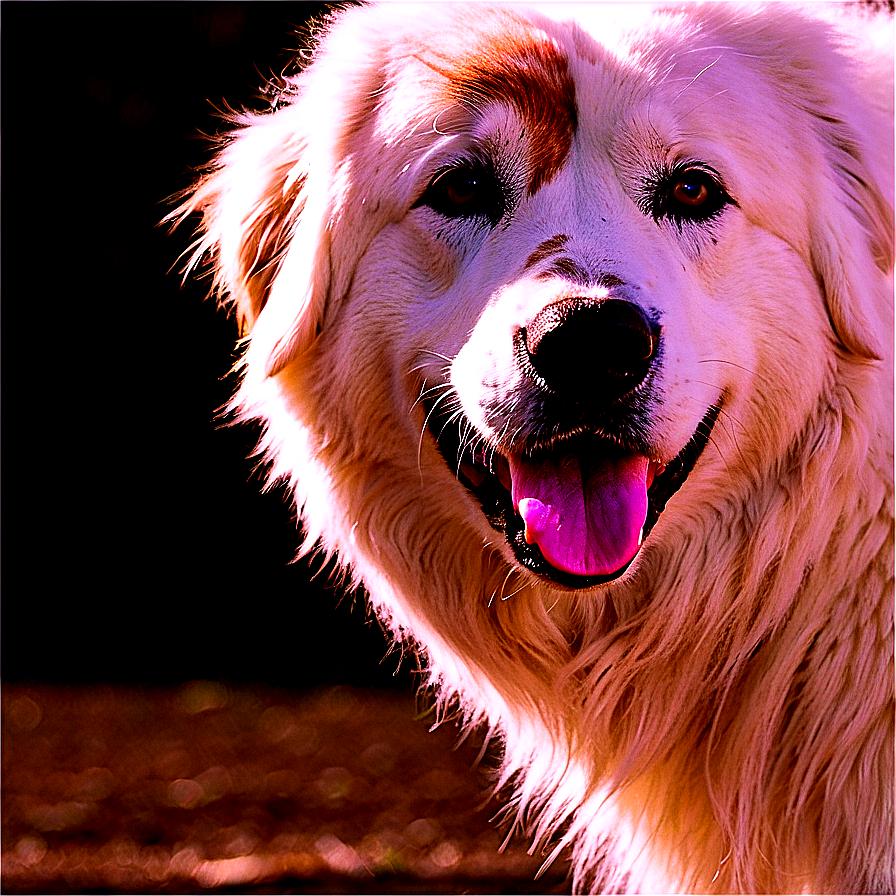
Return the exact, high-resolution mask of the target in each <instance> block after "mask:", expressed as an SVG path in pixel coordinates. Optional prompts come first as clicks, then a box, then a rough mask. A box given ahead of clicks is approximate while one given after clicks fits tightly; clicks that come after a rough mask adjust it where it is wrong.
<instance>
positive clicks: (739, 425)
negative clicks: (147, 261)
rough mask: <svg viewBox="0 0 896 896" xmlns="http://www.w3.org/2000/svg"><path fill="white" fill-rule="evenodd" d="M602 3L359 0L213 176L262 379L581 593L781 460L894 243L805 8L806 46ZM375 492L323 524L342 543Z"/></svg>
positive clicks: (466, 532) (321, 424)
mask: <svg viewBox="0 0 896 896" xmlns="http://www.w3.org/2000/svg"><path fill="white" fill-rule="evenodd" d="M579 12H580V13H581V12H587V9H586V8H585V9H583V8H580V9H579ZM598 15H599V16H600V17H601V23H600V26H599V27H595V28H594V29H592V33H591V34H589V33H586V31H585V30H583V29H582V28H581V27H579V26H578V25H572V24H564V23H562V22H559V23H558V22H556V21H553V20H551V19H545V18H541V17H540V16H539V15H537V14H535V13H519V12H514V11H511V10H509V9H508V8H490V7H484V6H479V7H462V8H454V7H451V6H447V5H441V4H438V5H435V6H426V7H411V8H408V7H405V6H402V5H396V6H394V7H387V8H385V9H376V10H364V11H354V12H353V13H352V14H351V15H347V16H345V17H344V18H343V19H341V20H340V21H339V22H337V24H336V25H335V27H334V28H333V29H332V31H331V33H330V35H329V37H328V39H327V44H326V49H325V51H324V52H323V53H322V54H320V56H319V58H318V60H317V62H316V63H315V65H314V66H312V67H311V69H310V70H309V71H308V72H307V73H306V74H305V75H304V76H303V79H302V81H301V82H300V92H299V94H298V95H297V97H296V99H295V101H294V103H293V105H291V106H288V107H287V108H285V109H283V110H281V111H279V112H277V113H275V114H274V115H272V116H270V117H269V118H268V119H267V120H265V119H258V120H256V121H255V123H254V124H253V127H252V128H250V129H249V130H248V131H247V132H245V134H244V135H243V136H242V137H241V138H240V139H239V140H238V141H237V142H236V143H235V144H233V146H232V147H231V148H230V149H229V150H227V151H226V152H225V155H224V159H225V167H224V174H225V175H226V174H227V173H231V172H232V178H231V181H232V182H231V183H227V182H226V178H223V179H224V180H225V183H224V185H223V186H222V184H221V183H220V180H221V179H222V178H219V180H218V181H215V180H212V181H210V184H211V186H210V187H209V188H208V191H209V194H211V195H212V196H213V203H212V213H211V214H210V215H208V217H209V218H210V219H211V221H212V224H211V226H210V228H209V229H210V230H211V231H212V234H213V235H214V234H215V231H216V229H217V232H219V233H220V234H221V236H220V238H219V239H218V251H219V255H220V258H221V263H220V267H221V268H222V269H226V267H227V262H228V259H235V261H231V262H230V263H231V266H232V271H231V273H230V275H229V280H230V282H229V286H230V290H231V292H232V293H233V294H235V296H236V298H237V301H238V304H239V307H240V311H241V314H242V315H243V316H244V317H245V318H246V319H247V320H248V321H249V322H250V324H252V325H253V327H254V329H253V337H252V343H251V346H250V348H249V351H248V353H247V356H246V357H247V383H248V386H247V387H244V399H243V404H244V406H245V407H250V406H251V405H252V404H253V403H254V405H255V408H256V409H258V408H259V407H261V406H262V405H264V406H265V408H264V409H263V410H261V411H260V413H261V414H262V416H264V415H268V416H270V414H271V413H274V412H271V411H270V408H271V407H272V406H273V405H275V404H277V405H279V406H281V407H282V408H285V413H286V415H287V417H288V418H289V420H297V421H299V422H300V423H301V424H302V425H303V426H306V427H307V431H308V432H310V433H311V434H312V441H313V442H314V445H316V446H317V447H316V448H315V447H314V446H312V449H311V451H312V454H314V455H315V456H316V457H317V458H318V459H319V458H321V457H322V456H323V455H322V454H321V451H320V449H323V448H326V450H327V451H330V452H331V453H332V459H331V460H328V461H324V462H323V469H325V470H327V471H328V474H329V472H330V471H331V470H332V468H333V465H334V464H336V463H338V461H337V458H338V457H342V458H344V460H345V462H346V464H347V465H348V466H350V467H354V468H355V469H358V470H360V469H361V468H362V467H363V466H364V465H367V467H368V468H369V469H373V468H377V469H378V470H379V471H380V472H379V473H378V474H377V475H381V476H383V477H384V478H389V477H394V481H395V482H398V481H401V482H402V486H401V489H402V492H403V493H405V494H407V493H409V492H410V491H412V483H414V484H416V485H415V487H416V490H417V498H418V500H417V509H416V510H415V511H413V513H416V514H417V516H416V517H415V519H416V520H417V522H409V523H408V524H407V525H408V526H409V527H410V528H414V527H418V528H419V527H420V526H421V525H422V521H425V524H426V527H427V529H429V530H431V532H432V533H434V534H433V537H434V538H438V537H439V536H438V532H440V531H445V532H448V531H450V532H451V533H452V538H453V542H452V543H453V544H454V545H455V547H457V546H459V545H461V546H463V550H465V551H467V552H468V553H470V554H479V555H483V556H484V555H486V554H489V549H488V548H489V546H490V547H491V548H495V549H497V551H498V552H499V554H500V556H501V557H503V562H504V563H505V564H506V565H507V568H508V569H510V570H517V571H520V572H521V573H522V574H523V576H524V578H525V577H529V581H531V582H533V583H534V582H541V583H547V584H548V585H549V586H550V587H552V588H559V589H561V590H569V589H590V588H594V587H599V586H602V585H603V584H605V583H608V582H615V581H616V580H619V584H620V585H621V584H623V583H625V582H626V581H629V580H630V579H631V578H632V577H633V575H634V574H635V573H636V571H637V570H638V568H639V565H641V558H642V557H643V555H645V554H648V553H649V552H650V550H651V546H652V545H660V544H662V543H663V540H664V538H667V537H668V536H670V535H671V536H672V537H673V539H674V540H676V541H680V540H681V539H680V530H681V527H682V526H686V525H687V522H688V520H693V519H696V518H700V519H702V520H703V521H704V523H705V520H706V518H707V516H711V515H712V513H713V506H714V504H717V503H718V502H719V501H720V500H725V497H726V495H727V494H728V493H730V492H732V491H739V489H738V488H737V487H736V486H735V485H734V484H733V481H734V480H738V481H741V482H742V481H745V480H747V479H749V477H751V476H754V475H757V470H756V469H753V468H751V461H750V460H749V459H750V458H754V459H756V458H759V459H761V460H759V461H757V463H759V464H760V465H761V466H762V467H763V468H767V467H768V464H769V462H770V458H778V459H780V458H781V457H782V455H783V453H784V452H785V450H786V449H787V446H789V445H791V444H792V443H793V441H794V439H796V438H797V436H798V434H799V432H800V431H801V428H802V427H803V426H804V425H805V421H806V420H807V419H809V418H810V417H811V415H812V414H813V412H814V410H815V408H816V405H817V404H818V403H819V400H820V396H822V395H823V393H824V391H825V389H826V388H827V387H828V386H829V385H830V382H831V380H832V377H833V376H834V375H835V371H834V367H835V365H836V363H838V361H837V359H838V358H839V357H843V356H846V357H851V358H854V359H858V360H860V361H861V360H862V359H868V358H873V357H876V356H877V355H878V354H879V353H880V346H879V340H880V338H881V333H880V332H879V325H878V328H876V327H875V324H876V322H874V321H869V320H867V319H866V316H865V315H863V313H862V312H861V311H860V308H859V305H858V299H859V298H860V296H858V295H857V292H858V291H860V290H861V289H862V288H863V284H864V281H865V279H866V275H865V274H864V273H863V272H864V271H866V270H867V269H868V267H869V265H868V264H867V259H868V258H869V257H871V256H873V257H874V259H875V260H876V261H877V262H878V264H879V265H881V266H886V264H887V257H886V256H887V251H888V249H887V248H886V247H887V246H888V235H887V228H888V226H889V224H888V221H889V211H888V209H887V206H886V204H885V202H884V201H883V200H882V198H881V196H880V195H879V194H878V193H877V192H876V191H875V190H874V189H873V188H872V186H871V184H872V183H874V182H875V178H873V177H870V176H867V171H866V169H865V165H866V164H867V160H866V159H865V158H864V157H863V155H862V152H863V150H862V149H860V148H859V146H858V144H857V142H856V140H855V139H854V137H853V136H851V135H848V134H846V133H845V132H844V130H843V128H841V127H840V125H839V124H838V123H837V122H836V120H835V118H834V116H833V115H831V114H830V110H829V109H828V108H827V107H826V105H825V103H826V102H827V101H828V100H830V97H819V96H818V95H817V90H816V85H814V82H813V77H814V74H815V73H813V71H812V70H811V68H812V66H813V65H814V66H816V67H817V66H818V64H819V63H818V60H817V58H816V57H815V56H814V55H813V53H812V52H810V50H809V43H810V42H811V39H812V38H811V35H810V37H808V38H806V42H807V52H806V55H805V58H803V59H799V60H797V61H794V57H793V53H794V50H793V47H792V46H790V45H789V44H782V43H779V42H778V41H777V39H776V38H775V29H776V27H777V26H776V23H775V22H774V21H773V20H771V19H770V20H768V21H766V20H765V19H762V20H759V19H757V18H756V16H755V14H754V13H752V12H745V13H743V15H742V16H741V17H740V18H739V17H738V16H739V14H738V13H736V12H732V10H731V9H730V8H729V7H728V5H727V4H719V5H717V6H716V7H709V8H703V7H698V8H693V7H687V6H686V7H684V8H683V9H681V10H678V11H670V12H664V13H658V14H656V16H655V17H654V18H653V19H648V20H647V22H646V24H645V23H644V22H642V23H641V24H640V25H639V27H638V28H637V29H635V31H634V32H632V34H631V35H629V36H625V33H626V32H625V29H624V28H617V29H615V30H614V27H615V26H614V27H610V23H609V21H608V15H607V11H606V9H605V8H603V9H601V8H600V6H598ZM638 15H641V16H643V13H641V12H639V13H638ZM586 24H587V23H586ZM820 34H821V32H820V31H819V40H820ZM595 35H596V37H595ZM597 38H600V40H598V39H597ZM785 56H786V58H787V62H786V64H785V63H784V62H783V61H782V60H783V59H784V57H785ZM797 63H799V64H797ZM828 80H829V79H828ZM771 134H775V135H777V136H776V138H775V139H774V140H771V139H770V138H769V139H767V136H768V135H771ZM228 152H229V153H230V157H228V155H227V153H228ZM244 161H245V163H246V164H244ZM248 162H252V163H253V165H254V172H253V174H252V177H254V178H255V179H256V180H257V179H259V178H260V179H261V180H262V182H261V183H252V181H251V178H250V179H249V180H241V179H240V177H239V174H240V172H241V171H242V170H243V169H244V168H245V171H246V173H248V171H249V168H250V166H249V164H248ZM265 178H267V181H266V182H265V180H264V179H265ZM807 181H808V183H807ZM227 190H229V192H227V193H226V195H225V191H227ZM243 194H245V195H243ZM200 195H201V191H200ZM225 200H226V201H225ZM826 204H828V205H829V206H830V207H835V208H838V209H842V208H844V207H847V208H849V209H850V214H849V215H847V216H844V215H842V214H841V215H840V216H839V218H838V219H837V220H836V221H834V222H832V221H830V220H826V219H825V216H824V214H823V209H824V207H825V205H826ZM215 215H217V219H215ZM228 216H229V217H230V218H231V219H232V220H228ZM234 234H235V235H234ZM228 239H230V240H236V245H235V246H231V247H228V246H227V245H226V243H227V241H228ZM872 264H873V263H872ZM224 277H225V279H227V272H226V270H225V274H224ZM857 285H858V287H859V289H858V290H857V289H856V286H857ZM868 288H869V289H878V288H879V286H878V285H877V284H875V285H873V286H868ZM807 357H811V358H813V359H816V360H813V362H812V363H804V359H805V358H807ZM817 359H822V360H821V361H820V362H819V361H818V360H817ZM268 375H271V379H270V380H266V379H265V378H266V377H267V376H268ZM256 386H257V388H256ZM253 390H254V391H253ZM265 390H268V393H269V394H270V395H273V394H274V393H276V395H277V396H278V398H276V399H273V400H269V399H268V398H262V399H261V400H259V396H261V395H263V394H265ZM247 394H250V398H249V399H246V398H245V395H247ZM290 425H292V424H291V423H288V422H285V423H283V424H282V425H279V424H278V425H277V426H275V427H274V428H275V429H276V430H277V431H278V438H279V437H280V436H281V435H282V433H283V432H285V431H286V430H288V429H289V426H290ZM371 432H376V433H381V434H383V435H385V434H386V433H388V438H385V437H377V438H376V439H373V440H372V439H370V437H369V434H370V433H371ZM303 438H304V436H303ZM337 445H341V446H342V447H341V448H339V449H337ZM359 446H363V451H362V452H361V453H363V454H364V455H365V456H364V459H363V460H360V459H359V458H358V451H359ZM774 462H777V461H774ZM284 466H286V467H287V468H288V467H289V460H288V459H285V460H284ZM387 470H388V471H389V472H385V471H387ZM358 475H359V476H362V475H363V474H361V473H360V472H359V474H358ZM345 477H347V478H351V477H350V476H349V474H347V473H346V474H345ZM338 478H340V477H337V479H338ZM337 486H338V483H337ZM305 488H306V490H307V488H309V487H308V486H306V487H305ZM310 488H311V490H312V491H313V489H314V486H313V485H312V486H310ZM363 491H364V490H363V489H359V488H358V486H357V482H355V481H354V480H352V485H351V486H350V487H347V489H346V493H345V494H344V495H343V496H341V497H338V498H336V499H335V500H336V503H337V505H338V506H340V507H348V506H349V505H351V503H352V501H357V500H358V495H359V494H361V493H363ZM368 491H369V489H368ZM309 504H310V505H312V511H311V512H312V513H313V504H314V502H313V501H311V502H309ZM360 514H361V510H360V509H359V508H356V509H354V510H351V509H349V510H347V511H346V515H345V518H344V519H341V520H340V522H339V523H338V525H336V526H334V527H331V534H330V535H327V534H326V532H325V530H327V524H326V522H320V523H319V524H318V525H317V527H316V528H317V529H318V530H320V531H321V532H325V534H324V536H323V538H324V541H325V542H335V543H336V546H337V547H338V548H339V549H340V550H342V551H346V549H347V546H346V544H345V543H344V542H345V539H344V538H342V540H341V543H340V537H339V533H341V532H344V531H345V529H346V528H351V527H352V526H355V525H356V524H357V520H358V518H359V517H360ZM321 516H323V512H321ZM458 533H463V534H462V535H458ZM483 546H486V547H485V549H484V547H483ZM489 562H492V561H491V560H490V561H489ZM533 577H534V578H533Z"/></svg>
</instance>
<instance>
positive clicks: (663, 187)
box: [650, 167, 733, 221]
mask: <svg viewBox="0 0 896 896" xmlns="http://www.w3.org/2000/svg"><path fill="white" fill-rule="evenodd" d="M729 202H733V200H732V199H731V197H730V196H729V195H728V193H727V192H726V191H725V188H724V187H723V186H722V184H721V182H720V180H719V177H718V175H716V173H715V172H713V171H709V170H707V169H705V168H697V167H688V168H683V169H680V170H678V171H674V172H672V173H671V174H670V175H669V176H668V177H667V178H665V179H664V181H663V182H662V183H660V184H659V185H658V187H657V188H656V192H655V193H654V195H653V197H652V202H651V203H650V206H651V208H650V212H651V214H652V215H653V216H654V217H655V218H672V219H675V220H679V221H681V220H690V221H702V220H707V219H709V218H712V217H714V216H715V215H717V214H718V213H719V212H720V211H721V210H722V208H723V207H724V206H725V205H727V204H728V203H729Z"/></svg>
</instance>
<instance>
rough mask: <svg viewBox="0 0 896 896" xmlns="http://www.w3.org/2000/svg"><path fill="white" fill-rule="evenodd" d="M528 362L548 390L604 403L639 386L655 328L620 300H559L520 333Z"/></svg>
mask: <svg viewBox="0 0 896 896" xmlns="http://www.w3.org/2000/svg"><path fill="white" fill-rule="evenodd" d="M524 342H525V347H526V351H527V352H528V355H529V360H530V362H531V364H532V367H533V368H534V370H535V371H536V373H537V374H538V375H539V376H540V377H541V378H542V379H543V380H544V382H545V383H546V384H547V385H548V387H549V388H550V389H552V390H553V391H555V392H557V393H559V394H561V395H564V396H566V397H568V398H570V399H573V400H575V401H588V402H598V403H605V402H607V401H612V400H614V399H616V398H620V397H622V396H623V395H625V394H626V393H628V392H630V391H631V390H632V389H634V388H635V387H636V386H637V385H638V384H639V383H641V382H643V380H644V378H645V376H647V371H648V370H649V369H650V363H651V361H652V359H653V358H654V357H655V356H656V352H657V346H658V344H659V327H658V326H657V325H656V324H654V323H653V322H652V321H651V320H650V319H649V318H648V317H647V315H646V314H645V313H644V312H643V311H642V310H641V309H640V308H639V307H638V306H637V305H635V304H633V303H632V302H627V301H625V300H623V299H587V298H571V299H562V300H561V301H559V302H554V303H553V304H551V305H548V306H546V307H545V308H542V310H541V311H539V312H538V314H536V315H535V317H534V318H533V319H532V321H531V323H530V324H529V325H528V326H527V327H526V329H525V331H524Z"/></svg>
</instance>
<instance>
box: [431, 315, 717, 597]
mask: <svg viewBox="0 0 896 896" xmlns="http://www.w3.org/2000/svg"><path fill="white" fill-rule="evenodd" d="M661 337H662V331H661V328H660V326H659V324H658V322H657V321H655V320H653V319H652V318H651V317H650V316H649V315H648V314H647V313H646V312H645V311H644V310H642V309H641V308H640V307H639V306H638V305H636V304H634V303H632V302H629V301H626V300H624V299H618V298H604V299H593V298H565V299H562V300H560V301H557V302H554V303H552V304H550V305H548V306H546V307H545V308H543V309H542V310H541V311H539V312H538V313H537V314H536V315H535V316H534V317H533V318H532V320H531V321H529V322H528V324H527V325H526V326H525V327H523V328H520V329H519V330H518V331H517V332H516V334H515V335H514V350H515V356H516V363H517V365H518V368H519V370H520V372H521V374H522V375H523V378H524V379H525V381H527V382H528V383H529V386H530V387H531V388H530V389H528V390H524V391H526V395H527V398H528V403H524V402H522V401H521V402H519V404H520V406H522V405H523V404H525V410H520V411H519V412H518V413H519V414H520V419H519V421H518V425H515V426H511V427H506V429H507V431H510V432H515V433H517V435H516V436H515V437H514V438H513V440H512V442H511V444H509V445H508V444H503V443H500V442H499V443H497V444H496V443H495V440H491V441H490V440H487V439H485V438H484V437H482V436H478V437H474V438H471V432H472V431H473V427H472V424H471V423H470V422H469V420H467V419H466V418H465V417H464V418H462V419H460V420H458V414H457V412H456V407H455V410H454V413H453V414H452V413H448V412H446V413H441V412H439V411H438V409H437V408H435V407H432V408H429V409H428V411H429V412H428V416H427V419H428V425H429V427H430V430H431V431H432V433H433V434H434V435H435V437H436V440H437V443H438V446H439V449H440V451H441V452H442V455H443V456H444V457H445V459H446V462H447V463H448V464H449V466H450V467H451V468H452V469H453V470H454V472H455V474H456V475H457V476H458V478H459V479H460V481H461V482H462V483H463V484H464V485H465V486H466V487H467V488H468V489H469V490H470V491H471V492H473V494H474V495H475V496H476V497H477V498H478V500H479V502H480V504H481V506H482V509H483V512H484V514H485V516H486V518H487V519H488V521H489V522H490V523H491V525H492V526H493V527H494V528H495V529H497V530H499V531H501V532H503V533H504V534H505V536H506V538H507V541H508V543H509V545H510V547H511V549H512V550H513V553H514V556H515V557H516V559H517V560H518V562H519V563H520V564H521V565H523V566H524V567H526V568H527V569H529V570H530V571H532V572H534V573H536V574H538V575H539V576H541V577H543V578H546V579H549V580H550V581H551V582H552V583H554V584H558V585H561V586H563V587H566V588H574V589H581V588H591V587H594V586H596V585H599V584H603V583H606V582H611V581H613V580H614V579H616V578H618V577H619V576H621V575H622V574H623V573H624V572H625V571H626V570H627V569H628V567H629V566H630V565H631V563H632V561H633V560H634V558H635V556H636V555H637V553H638V551H639V550H640V547H641V544H642V542H643V540H644V539H645V538H646V537H647V535H648V534H649V532H650V530H651V529H652V528H653V526H654V525H655V523H656V521H657V519H658V518H659V515H660V513H662V511H663V509H664V508H665V505H666V501H668V499H669V498H670V497H671V496H672V494H674V493H675V492H676V491H677V490H678V489H679V488H680V487H681V485H682V484H683V483H684V480H685V479H686V478H687V476H688V474H689V473H690V471H691V469H692V468H693V466H694V464H695V463H696V460H697V458H698V457H699V456H700V453H701V452H702V450H703V448H704V447H705V445H706V444H707V442H708V440H709V436H710V433H711V431H712V427H713V425H714V423H715V421H716V418H717V416H718V413H719V410H720V406H716V405H714V406H713V407H711V408H710V409H709V410H708V411H707V414H706V416H705V417H704V419H703V421H702V422H701V425H700V426H699V427H698V429H697V432H696V433H695V434H694V436H693V438H692V439H691V440H690V442H689V443H688V445H687V446H685V448H684V449H683V450H682V452H680V453H679V455H678V456H677V457H675V458H674V459H671V460H670V461H668V462H664V461H662V460H661V459H658V458H656V457H655V455H654V453H653V452H652V449H651V448H650V444H649V440H648V434H649V424H650V413H649V412H650V409H651V401H652V398H651V389H650V386H651V379H652V376H653V372H654V370H655V368H656V366H657V365H658V363H659V361H660V355H661V353H662V338H661ZM516 422H517V421H514V423H516ZM477 435H478V434H477Z"/></svg>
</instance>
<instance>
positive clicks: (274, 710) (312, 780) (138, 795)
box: [2, 682, 569, 893]
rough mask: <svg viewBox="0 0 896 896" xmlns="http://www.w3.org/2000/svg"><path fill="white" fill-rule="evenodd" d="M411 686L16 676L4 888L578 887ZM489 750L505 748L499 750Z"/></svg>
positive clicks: (7, 754) (8, 722) (9, 694)
mask: <svg viewBox="0 0 896 896" xmlns="http://www.w3.org/2000/svg"><path fill="white" fill-rule="evenodd" d="M416 712H417V709H416V707H415V706H414V702H413V698H411V697H409V696H408V695H406V694H397V693H388V692H363V691H358V690H350V689H347V688H331V689H328V690H323V691H319V692H316V693H312V694H295V693H294V694H290V693H288V692H285V691H276V690H273V689H262V688H258V687H251V688H249V687H239V688H228V687H226V686H225V685H223V684H220V683H217V682H192V683H189V684H186V685H182V686H180V687H177V688H172V689H146V688H123V687H106V686H102V687H81V688H66V687H49V686H46V685H42V686H27V685H15V686H11V685H6V686H4V688H3V704H2V716H3V782H2V783H3V804H2V811H3V840H2V886H3V892H4V893H86V892H92V893H96V892H103V893H152V892H159V893H196V892H240V893H464V892H473V893H564V892H569V890H568V882H567V877H566V875H567V865H566V863H565V861H558V862H555V863H554V864H553V865H552V866H551V867H550V868H549V869H548V870H547V871H546V872H545V873H544V874H543V875H542V876H541V877H539V878H538V879H536V875H537V873H538V871H539V868H540V867H541V865H542V862H543V859H542V857H540V856H535V857H533V856H529V855H528V854H527V852H526V845H527V844H526V842H525V841H524V839H523V838H515V839H514V840H512V841H511V843H510V845H509V846H508V848H507V849H506V850H505V851H504V852H500V851H499V849H500V846H501V842H502V839H503V835H502V833H501V832H500V831H498V830H497V829H496V827H495V825H494V824H493V823H491V821H490V819H491V817H492V816H493V815H494V814H495V812H496V811H497V810H498V808H499V804H498V803H497V802H496V801H495V800H491V801H489V802H488V804H487V805H484V803H485V795H486V794H487V792H488V787H487V783H488V782H487V776H486V773H485V771H484V770H483V769H482V768H481V767H477V766H476V758H477V755H478V753H479V751H480V749H481V746H482V741H481V738H480V739H476V738H471V739H470V740H469V741H467V742H466V743H464V744H462V745H460V746H459V747H456V742H457V729H456V727H455V726H454V725H453V724H451V723H445V724H443V725H442V726H441V727H439V728H437V729H436V730H435V731H430V730H429V729H430V727H431V721H432V720H431V719H430V720H429V721H428V722H427V721H426V720H419V719H415V718H414V716H415V713H416ZM486 764H487V763H486Z"/></svg>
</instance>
